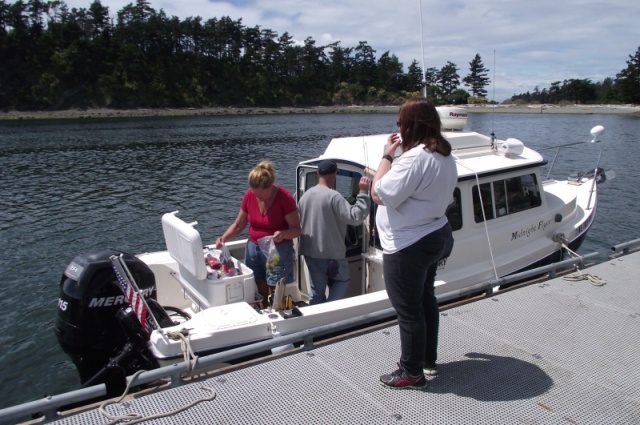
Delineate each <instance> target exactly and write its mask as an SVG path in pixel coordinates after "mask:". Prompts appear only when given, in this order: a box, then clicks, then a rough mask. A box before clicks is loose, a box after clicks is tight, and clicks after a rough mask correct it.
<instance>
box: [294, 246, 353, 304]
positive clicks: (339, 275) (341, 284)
mask: <svg viewBox="0 0 640 425" xmlns="http://www.w3.org/2000/svg"><path fill="white" fill-rule="evenodd" d="M304 260H305V262H306V263H307V268H308V269H309V280H310V282H309V287H310V290H309V304H311V305H313V304H320V303H323V302H325V301H335V300H339V299H341V298H343V297H344V294H346V293H347V289H348V288H349V282H350V277H349V262H348V261H347V260H346V258H343V259H341V260H326V259H323V258H311V257H304ZM327 285H329V297H326V296H325V294H326V290H327Z"/></svg>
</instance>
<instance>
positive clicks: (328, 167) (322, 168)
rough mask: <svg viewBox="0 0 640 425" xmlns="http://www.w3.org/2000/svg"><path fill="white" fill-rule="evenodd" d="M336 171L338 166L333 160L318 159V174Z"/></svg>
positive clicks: (322, 174)
mask: <svg viewBox="0 0 640 425" xmlns="http://www.w3.org/2000/svg"><path fill="white" fill-rule="evenodd" d="M336 171H338V166H337V165H336V163H335V162H333V161H330V160H328V159H325V160H323V161H320V164H318V174H320V175H321V176H325V175H327V174H333V173H335V172H336Z"/></svg>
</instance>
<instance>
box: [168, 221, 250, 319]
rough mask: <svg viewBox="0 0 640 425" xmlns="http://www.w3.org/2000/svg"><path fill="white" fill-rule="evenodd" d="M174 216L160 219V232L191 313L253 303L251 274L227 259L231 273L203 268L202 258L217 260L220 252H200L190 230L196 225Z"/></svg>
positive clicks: (197, 239) (199, 241)
mask: <svg viewBox="0 0 640 425" xmlns="http://www.w3.org/2000/svg"><path fill="white" fill-rule="evenodd" d="M176 213H177V211H176V212H172V213H167V214H164V215H163V216H162V230H163V232H164V239H165V242H166V244H167V250H168V251H169V254H170V255H171V257H172V258H173V259H175V260H176V261H177V262H178V270H179V272H180V276H179V281H180V286H181V287H182V289H183V290H184V292H185V294H186V296H187V297H188V298H189V299H190V300H191V301H192V303H193V305H194V309H196V310H204V309H206V308H209V307H214V306H219V305H226V304H231V303H236V302H242V301H246V302H248V303H253V302H254V301H255V294H256V284H255V280H254V278H253V271H252V270H251V269H250V268H249V267H247V266H246V265H245V264H243V263H242V262H241V261H239V260H237V259H235V258H231V261H232V262H233V268H232V270H233V271H232V272H231V273H225V272H221V271H218V270H214V269H212V268H210V267H209V266H207V264H206V262H205V258H206V256H207V255H208V254H211V255H213V256H214V257H216V256H217V257H218V258H219V256H220V251H219V250H215V249H209V248H204V247H203V245H202V239H201V238H200V233H199V232H198V231H197V230H196V229H195V228H194V227H193V226H194V225H195V224H197V223H192V224H188V223H185V222H184V221H182V220H181V219H179V218H178V217H176V215H175V214H176Z"/></svg>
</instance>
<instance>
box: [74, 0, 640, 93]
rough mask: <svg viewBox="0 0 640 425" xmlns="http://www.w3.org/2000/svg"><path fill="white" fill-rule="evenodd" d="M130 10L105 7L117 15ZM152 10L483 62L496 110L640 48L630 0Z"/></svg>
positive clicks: (434, 58) (417, 55) (168, 6)
mask: <svg viewBox="0 0 640 425" xmlns="http://www.w3.org/2000/svg"><path fill="white" fill-rule="evenodd" d="M65 3H66V4H67V5H69V6H70V7H85V8H88V7H89V5H90V1H89V0H84V1H81V0H69V1H65ZM129 3H131V1H125V0H102V4H103V5H105V6H109V10H110V13H111V14H112V15H115V14H116V12H117V11H118V10H120V9H122V8H123V7H124V6H125V5H127V4H129ZM150 6H151V7H152V8H154V9H155V10H156V11H159V10H160V9H163V10H164V12H165V13H166V14H167V15H168V16H177V17H178V18H180V19H185V18H187V17H195V16H200V17H202V18H203V20H205V21H206V20H208V19H211V18H214V17H216V18H220V17H222V16H229V17H230V18H231V19H233V20H237V19H242V23H243V24H244V25H247V26H250V27H253V26H260V27H261V28H262V29H270V30H273V31H276V32H277V33H278V34H279V35H282V34H283V33H285V32H288V33H289V35H290V36H292V37H293V38H294V40H296V41H297V42H300V43H301V42H303V41H304V40H305V39H306V38H307V37H311V38H313V39H314V40H315V41H316V44H317V45H323V44H330V43H334V42H337V41H339V42H340V45H341V46H342V47H356V46H357V45H358V44H359V43H360V42H361V41H366V42H367V43H368V44H369V46H371V47H372V48H373V49H375V50H376V57H378V58H379V57H380V56H381V55H382V54H383V53H384V52H387V51H389V52H390V53H392V54H395V55H396V56H397V57H398V58H399V60H400V62H402V63H403V64H404V66H405V67H407V66H408V65H409V64H411V62H412V61H413V60H416V61H418V63H419V64H420V65H422V63H423V60H424V63H425V67H435V68H438V69H440V68H441V67H442V66H444V65H445V64H446V63H447V61H450V62H453V63H455V64H456V65H457V66H458V68H459V71H458V73H459V74H460V76H461V77H464V76H465V75H466V74H467V72H468V68H469V62H471V60H472V59H473V58H474V56H475V55H476V53H478V54H480V56H481V57H482V60H483V63H484V64H485V67H487V68H488V69H489V70H490V75H489V76H490V78H491V79H492V80H493V84H495V87H493V86H492V87H490V88H489V90H488V92H489V93H490V94H492V93H493V91H494V90H495V98H496V99H495V100H498V101H502V100H504V99H505V98H508V97H509V96H511V95H512V94H514V93H522V92H526V91H530V90H533V89H534V87H536V86H539V87H540V88H543V87H548V86H549V85H550V84H551V83H552V82H553V81H558V80H560V81H562V80H565V79H569V78H579V79H586V78H588V79H590V80H592V81H594V82H596V81H602V80H603V79H604V78H606V77H611V78H615V76H616V74H617V73H618V72H620V71H621V70H622V69H624V68H626V60H628V57H629V55H633V54H635V52H636V50H637V49H638V46H639V44H640V41H639V39H638V36H637V33H638V32H637V18H638V16H640V6H639V5H638V4H637V3H636V2H632V1H628V0H610V1H606V2H605V1H595V0H564V1H557V0H554V1H551V0H538V1H536V2H519V1H513V0H451V1H444V2H443V1H439V0H422V3H420V1H419V0H392V1H390V0H368V1H363V0H324V1H322V2H321V1H314V0H278V1H273V0H238V1H215V0H209V1H208V0H181V1H166V0H162V1H150ZM420 9H422V31H421V29H420V17H421V15H420ZM423 49H424V55H423V53H422V51H423ZM494 52H495V55H494ZM494 64H495V65H494ZM490 97H491V96H490Z"/></svg>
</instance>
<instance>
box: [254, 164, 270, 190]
mask: <svg viewBox="0 0 640 425" xmlns="http://www.w3.org/2000/svg"><path fill="white" fill-rule="evenodd" d="M275 181H276V168H275V166H274V165H273V163H272V162H271V161H260V163H258V165H256V166H255V167H254V168H253V170H251V171H250V172H249V186H250V187H251V188H252V189H266V188H268V187H269V186H271V185H272V184H273V183H274V182H275Z"/></svg>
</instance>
